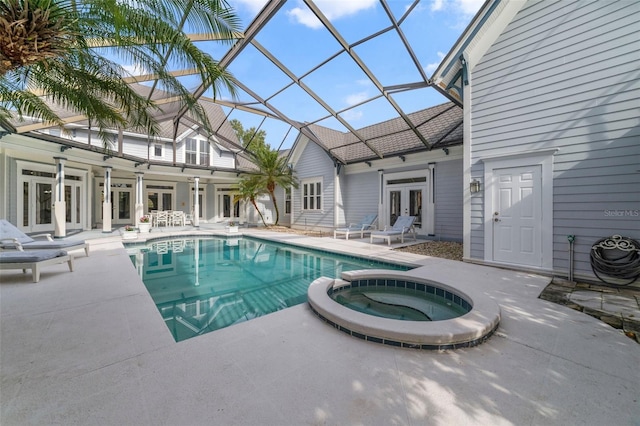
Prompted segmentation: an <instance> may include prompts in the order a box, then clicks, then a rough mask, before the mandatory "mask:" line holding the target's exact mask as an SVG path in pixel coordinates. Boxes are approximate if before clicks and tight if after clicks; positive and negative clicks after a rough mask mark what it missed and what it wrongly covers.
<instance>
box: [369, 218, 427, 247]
mask: <svg viewBox="0 0 640 426" xmlns="http://www.w3.org/2000/svg"><path fill="white" fill-rule="evenodd" d="M415 220H416V217H415V216H398V219H396V222H395V223H394V224H393V226H392V227H391V228H389V229H387V228H386V227H385V229H384V230H383V231H372V232H371V241H370V242H371V243H373V239H374V238H382V239H384V240H387V244H388V245H391V239H392V238H397V237H400V242H403V243H404V234H410V233H413V239H414V240H415V241H417V238H416V229H415V227H414V226H413V222H414V221H415Z"/></svg>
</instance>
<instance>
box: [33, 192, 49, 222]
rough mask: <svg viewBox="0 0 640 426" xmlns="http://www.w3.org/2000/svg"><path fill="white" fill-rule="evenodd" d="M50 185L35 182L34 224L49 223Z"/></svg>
mask: <svg viewBox="0 0 640 426" xmlns="http://www.w3.org/2000/svg"><path fill="white" fill-rule="evenodd" d="M51 196H52V185H51V184H50V183H40V182H36V211H35V213H36V224H37V225H44V224H50V223H51V216H52V214H51V208H52V199H51Z"/></svg>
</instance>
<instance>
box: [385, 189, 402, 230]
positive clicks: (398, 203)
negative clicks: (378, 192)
mask: <svg viewBox="0 0 640 426" xmlns="http://www.w3.org/2000/svg"><path fill="white" fill-rule="evenodd" d="M401 214H402V191H389V216H388V217H387V223H388V224H389V226H393V224H394V223H396V219H397V218H398V216H400V215H401Z"/></svg>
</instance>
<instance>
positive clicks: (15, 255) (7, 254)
mask: <svg viewBox="0 0 640 426" xmlns="http://www.w3.org/2000/svg"><path fill="white" fill-rule="evenodd" d="M66 255H67V252H66V251H64V250H29V251H3V252H0V263H35V262H42V261H43V260H48V259H53V258H54V257H61V256H66Z"/></svg>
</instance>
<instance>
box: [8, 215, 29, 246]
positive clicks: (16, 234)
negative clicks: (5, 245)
mask: <svg viewBox="0 0 640 426" xmlns="http://www.w3.org/2000/svg"><path fill="white" fill-rule="evenodd" d="M0 238H2V239H5V238H15V239H17V240H18V242H19V243H20V244H28V243H32V242H34V241H35V240H34V239H33V238H31V237H30V236H28V235H26V234H25V233H24V232H22V231H20V230H19V229H18V228H16V227H15V226H13V225H12V224H11V223H10V222H8V221H7V220H5V219H0Z"/></svg>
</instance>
